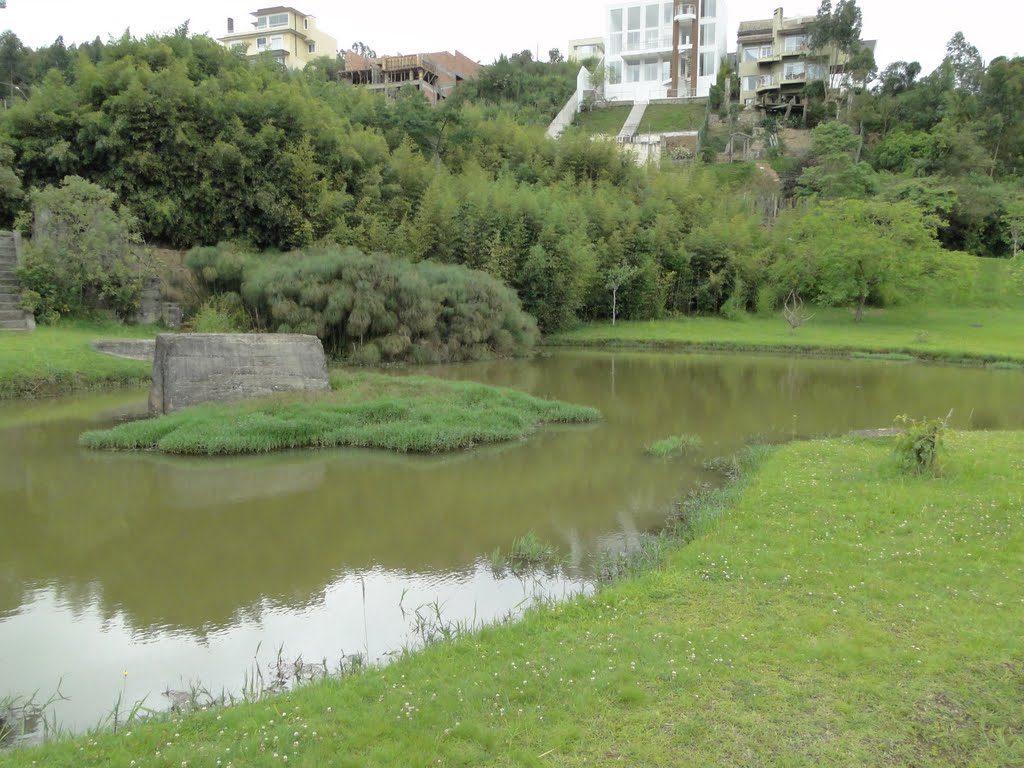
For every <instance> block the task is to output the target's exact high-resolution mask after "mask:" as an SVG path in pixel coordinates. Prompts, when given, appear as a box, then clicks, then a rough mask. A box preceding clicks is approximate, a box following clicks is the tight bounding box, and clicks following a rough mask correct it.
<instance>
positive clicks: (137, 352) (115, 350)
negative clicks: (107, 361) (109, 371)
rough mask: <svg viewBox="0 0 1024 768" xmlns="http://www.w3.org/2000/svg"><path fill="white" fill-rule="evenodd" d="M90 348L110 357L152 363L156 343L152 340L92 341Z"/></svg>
mask: <svg viewBox="0 0 1024 768" xmlns="http://www.w3.org/2000/svg"><path fill="white" fill-rule="evenodd" d="M92 348H93V349H95V350H96V351H97V352H102V353H103V354H105V355H110V356H111V357H126V358H128V359H129V360H145V361H147V362H152V361H153V354H154V352H155V351H156V342H155V341H153V340H152V339H113V340H111V341H105V340H101V341H94V342H93V343H92Z"/></svg>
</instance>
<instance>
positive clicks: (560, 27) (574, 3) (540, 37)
mask: <svg viewBox="0 0 1024 768" xmlns="http://www.w3.org/2000/svg"><path fill="white" fill-rule="evenodd" d="M720 2H721V0H720ZM727 2H728V7H729V13H728V19H729V37H728V39H729V41H730V44H729V47H730V50H731V49H733V48H735V46H736V27H737V25H738V24H739V22H740V21H743V20H748V19H759V18H768V17H769V16H771V15H772V11H773V10H774V8H775V7H777V6H776V2H778V0H727ZM272 4H273V3H270V2H267V3H265V5H260V6H257V5H256V4H255V3H253V4H247V3H246V2H245V0H178V1H177V2H165V1H164V2H159V1H155V0H134V1H133V0H94V1H93V2H82V1H81V0H74V1H72V0H8V3H7V9H6V10H0V29H11V30H13V31H14V32H15V33H16V34H17V35H18V37H19V38H21V40H22V42H23V43H25V44H26V45H28V46H31V47H33V48H37V47H39V46H42V45H48V44H49V43H51V42H53V40H54V39H55V38H56V37H57V36H58V35H63V36H64V42H65V43H67V44H68V45H70V44H71V43H80V42H85V41H88V40H92V39H94V38H95V37H96V36H97V35H99V37H100V38H101V39H103V40H106V39H107V38H108V37H109V36H114V37H119V36H120V35H121V33H123V32H124V30H125V28H126V27H128V28H130V29H131V32H132V34H133V35H135V36H137V37H142V36H145V35H146V34H149V33H151V32H158V33H160V32H169V31H171V30H173V29H174V27H176V26H178V25H179V24H181V23H182V22H183V21H185V20H186V19H187V20H189V22H190V28H191V30H192V31H193V32H205V33H207V34H210V35H211V36H213V37H219V36H221V35H223V34H224V33H225V32H226V19H227V17H229V16H231V17H234V19H235V21H236V29H237V28H238V25H239V24H242V23H245V22H246V21H247V20H248V19H249V18H250V17H249V15H248V14H249V13H250V12H251V11H254V10H256V9H257V7H266V6H270V5H272ZM858 5H859V6H860V8H861V10H862V11H863V13H864V37H865V39H876V40H878V48H877V49H876V52H875V56H876V59H877V61H878V63H879V65H880V66H885V65H886V64H888V63H889V62H891V61H894V60H897V59H906V60H908V61H913V60H917V61H920V62H921V64H922V66H923V68H924V73H925V74H927V73H928V72H931V71H932V70H933V69H934V68H935V67H936V66H937V65H938V64H939V62H941V60H942V57H943V55H944V51H945V45H946V41H948V40H949V38H951V37H952V36H953V34H954V33H955V32H956V31H957V30H962V31H963V32H964V34H965V35H966V36H967V39H968V40H969V41H970V42H971V43H973V44H974V45H976V46H977V47H978V48H979V49H980V51H981V55H982V57H983V58H984V59H985V60H986V61H989V60H991V59H993V58H995V57H996V56H1000V55H1006V56H1014V55H1021V53H1022V48H1021V44H1020V40H1021V35H1020V22H1021V21H1024V12H1022V11H1021V6H1020V4H1019V0H994V2H988V3H986V4H985V7H984V12H983V13H965V9H966V8H968V7H969V6H968V4H967V3H966V2H965V0H930V1H928V2H925V0H859V2H858ZM296 7H297V8H298V9H299V10H300V11H302V12H304V13H309V14H312V15H314V16H316V17H317V24H318V26H319V27H320V28H321V29H322V30H324V31H325V32H327V33H328V34H330V35H332V36H334V37H335V38H337V39H338V44H339V45H340V46H341V47H342V48H348V47H349V46H351V44H352V43H353V42H355V41H357V40H358V41H361V42H365V43H366V44H367V45H369V46H370V47H371V48H374V49H375V50H376V51H377V52H378V53H380V54H384V53H416V52H420V51H434V50H445V49H447V50H455V49H456V48H457V49H459V50H461V51H462V52H463V53H465V54H466V55H467V56H469V57H470V58H473V59H476V60H478V61H480V62H481V63H484V64H489V63H490V62H491V61H493V60H494V59H495V58H496V57H497V55H498V54H500V53H514V52H516V51H521V50H523V49H524V48H529V49H530V50H533V51H536V50H538V49H539V50H540V54H541V58H545V59H546V58H547V51H548V50H549V49H550V48H555V47H557V48H559V49H561V50H562V51H563V52H564V51H565V48H566V43H567V41H568V40H569V39H571V38H578V37H591V36H598V35H601V34H603V31H604V9H605V7H606V3H605V2H603V0H598V1H597V2H595V0H514V1H508V2H504V3H501V2H497V3H491V4H484V3H481V2H479V1H478V0H434V1H433V2H423V0H417V1H416V2H413V0H385V1H384V2H380V0H376V1H374V0H348V1H347V2H344V3H342V2H339V0H300V1H299V2H297V3H296ZM783 7H784V8H785V12H786V15H787V16H801V15H813V14H814V13H815V12H816V11H817V7H818V0H802V2H801V3H799V4H797V3H793V4H792V5H784V6H783ZM1013 18H1016V19H1017V22H1013V20H1012V19H1013Z"/></svg>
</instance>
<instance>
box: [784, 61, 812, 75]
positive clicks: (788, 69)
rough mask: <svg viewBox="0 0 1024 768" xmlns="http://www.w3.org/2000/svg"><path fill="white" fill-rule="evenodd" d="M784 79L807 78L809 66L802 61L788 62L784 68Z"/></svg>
mask: <svg viewBox="0 0 1024 768" xmlns="http://www.w3.org/2000/svg"><path fill="white" fill-rule="evenodd" d="M782 79H783V80H806V79H807V68H806V65H805V64H804V63H803V62H802V61H794V62H792V63H791V64H787V65H786V66H785V67H784V68H783V72H782Z"/></svg>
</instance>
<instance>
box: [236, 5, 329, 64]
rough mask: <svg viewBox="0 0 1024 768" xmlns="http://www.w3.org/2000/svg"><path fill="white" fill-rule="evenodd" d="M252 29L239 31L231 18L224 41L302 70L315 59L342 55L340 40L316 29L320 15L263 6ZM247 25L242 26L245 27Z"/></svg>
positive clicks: (251, 53)
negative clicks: (267, 54) (340, 52)
mask: <svg viewBox="0 0 1024 768" xmlns="http://www.w3.org/2000/svg"><path fill="white" fill-rule="evenodd" d="M249 15H250V16H253V17H255V19H256V20H255V21H253V22H251V26H252V29H251V30H250V29H246V30H241V29H239V30H236V29H235V20H234V19H228V33H227V34H226V35H225V36H224V37H222V38H220V42H221V43H223V44H224V45H225V46H226V47H228V48H236V47H239V48H242V49H243V50H244V52H245V54H246V55H247V56H259V55H261V54H263V53H269V54H271V55H272V56H273V57H274V58H275V59H277V60H278V61H279V62H280V63H281V64H284V65H285V66H286V67H288V68H289V69H302V68H303V67H304V66H306V64H308V63H309V62H310V61H312V60H313V59H315V58H317V57H320V56H329V57H331V58H332V59H333V58H334V57H335V56H337V54H338V41H337V40H335V39H334V38H333V37H331V36H330V35H328V34H327V33H326V32H322V31H320V30H319V29H317V28H316V17H314V16H309V15H307V14H305V13H302V12H301V11H297V10H295V9H294V8H289V7H286V6H275V7H273V8H261V9H260V10H258V11H254V12H253V13H251V14H249ZM241 26H243V25H241V24H240V25H239V27H241Z"/></svg>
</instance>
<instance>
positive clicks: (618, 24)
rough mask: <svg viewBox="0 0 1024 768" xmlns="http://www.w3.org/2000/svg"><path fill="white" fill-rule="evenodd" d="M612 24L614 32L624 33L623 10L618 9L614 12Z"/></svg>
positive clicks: (611, 19)
mask: <svg viewBox="0 0 1024 768" xmlns="http://www.w3.org/2000/svg"><path fill="white" fill-rule="evenodd" d="M610 22H611V29H612V32H621V31H622V9H621V8H616V9H615V10H614V11H612V14H611V18H610Z"/></svg>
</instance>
